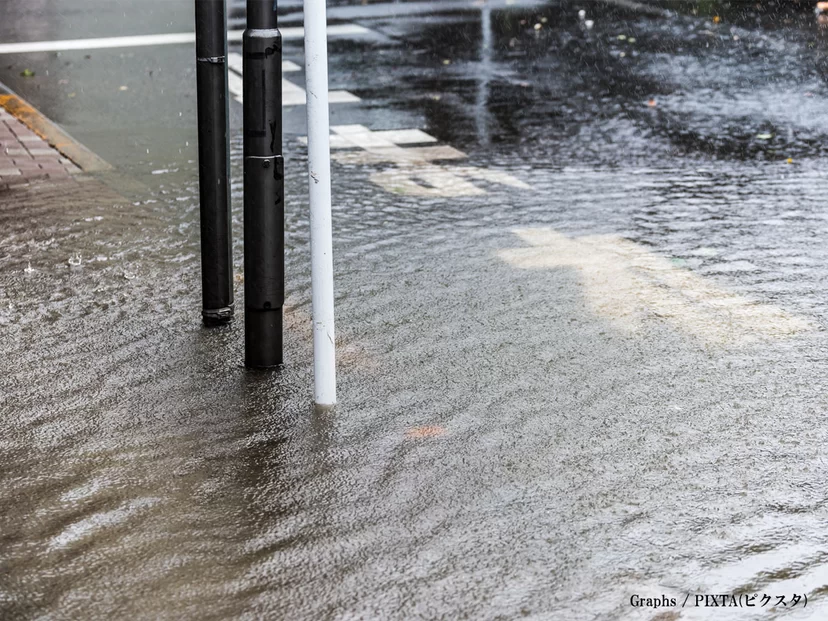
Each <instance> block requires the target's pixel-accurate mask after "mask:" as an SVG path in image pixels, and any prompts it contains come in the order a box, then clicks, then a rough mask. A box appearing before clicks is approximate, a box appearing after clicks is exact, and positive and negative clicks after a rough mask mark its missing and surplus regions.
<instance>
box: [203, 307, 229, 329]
mask: <svg viewBox="0 0 828 621" xmlns="http://www.w3.org/2000/svg"><path fill="white" fill-rule="evenodd" d="M234 307H235V304H230V305H229V306H225V307H223V308H205V309H204V310H202V311H201V319H202V320H203V321H204V325H205V326H208V327H212V326H223V325H224V324H226V323H230V322H231V321H233V316H234V315H235V313H236V310H235V308H234Z"/></svg>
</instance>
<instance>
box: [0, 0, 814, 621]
mask: <svg viewBox="0 0 828 621" xmlns="http://www.w3.org/2000/svg"><path fill="white" fill-rule="evenodd" d="M237 4H238V3H237ZM191 9H192V3H191V2H190V1H189V0H188V1H181V2H179V1H172V2H171V1H165V2H161V1H160V0H159V1H155V0H143V1H142V2H125V1H111V0H110V1H108V2H103V1H99V0H77V1H76V2H72V3H53V2H47V1H45V0H44V1H39V0H6V3H5V5H4V9H3V11H4V18H3V20H2V22H0V81H2V82H4V83H6V84H7V85H8V86H9V87H11V88H12V89H14V90H15V91H17V92H18V93H20V94H21V95H22V96H23V97H24V98H26V99H27V100H28V101H30V102H31V103H32V104H33V105H35V106H36V107H37V108H38V109H39V110H41V111H42V112H43V113H44V114H45V115H47V116H48V117H49V118H51V119H52V120H54V121H56V122H57V123H59V124H60V125H61V126H62V127H64V128H65V129H66V130H67V131H69V133H71V134H72V135H73V136H75V137H76V138H77V139H79V140H80V141H81V142H83V143H84V144H86V145H87V146H88V147H89V148H91V149H92V150H93V151H95V152H96V153H97V154H99V155H100V156H101V157H103V158H104V159H106V160H107V161H109V162H110V163H112V164H113V165H114V166H115V167H116V169H117V170H118V179H120V180H121V181H120V182H119V181H118V180H117V179H115V180H113V179H107V180H106V182H107V184H108V185H107V190H106V191H104V190H102V189H101V188H103V187H104V186H103V185H101V184H100V183H98V182H97V181H95V180H94V179H93V180H92V182H90V183H89V184H82V186H83V187H84V188H88V189H85V190H82V191H76V192H73V193H71V194H68V195H67V194H65V193H64V192H62V191H61V190H59V189H56V188H51V187H49V186H42V187H40V188H39V189H36V188H33V189H32V190H29V191H24V192H16V193H13V194H12V193H9V194H6V195H0V231H2V232H0V340H1V341H2V343H0V344H1V345H2V350H3V352H4V356H3V358H2V361H0V421H2V424H3V433H2V434H0V442H2V449H1V450H0V476H2V481H3V485H2V487H0V617H2V618H4V619H34V618H55V619H64V618H66V619H69V618H85V619H93V618H101V619H104V618H105V619H111V618H152V619H181V618H198V619H203V618H233V617H240V618H285V619H329V618H330V619H415V618H423V619H441V618H445V619H464V618H468V619H513V618H529V619H574V620H582V619H583V620H587V619H608V618H609V619H630V620H637V619H659V620H661V621H666V620H667V619H709V618H716V619H742V618H753V617H754V616H755V617H757V618H758V617H760V616H761V617H762V618H783V617H784V618H797V619H802V618H815V619H819V618H824V617H825V615H827V614H828V605H826V604H825V601H824V599H823V598H824V593H825V592H826V590H828V564H826V556H828V538H827V537H826V532H828V529H826V519H828V514H827V513H826V505H825V502H826V492H825V480H826V474H828V468H826V461H825V446H826V443H825V440H826V427H825V424H824V414H825V411H826V394H828V391H826V388H828V385H827V384H828V382H826V377H827V375H826V371H828V356H827V355H826V340H825V325H826V321H825V310H826V307H827V306H828V295H826V290H828V256H827V255H826V251H825V243H824V240H825V236H826V232H828V215H826V211H825V203H826V198H828V196H827V193H826V191H825V187H824V186H823V183H826V182H828V177H827V176H826V174H825V172H824V171H825V167H826V164H825V162H826V159H825V157H826V150H827V149H828V146H827V145H828V136H826V134H827V133H828V117H826V115H825V112H824V111H825V110H826V109H828V87H826V84H825V74H826V51H828V40H826V36H825V32H826V31H824V30H823V29H822V27H821V25H820V24H819V23H818V21H817V19H816V18H815V16H814V14H813V12H812V10H811V7H810V6H798V5H797V4H796V3H791V2H781V3H760V4H754V3H742V2H739V3H737V2H732V3H729V4H728V3H721V2H693V3H677V2H675V3H661V4H657V3H645V4H636V3H634V2H620V1H613V2H598V1H596V2H571V1H568V0H565V1H560V2H523V1H520V0H518V1H516V2H510V1H509V0H504V1H502V2H500V1H494V0H490V1H489V2H485V1H484V2H456V3H445V2H442V3H441V2H433V3H427V2H418V3H392V4H374V3H370V4H366V5H362V4H360V3H354V4H351V3H347V2H344V3H336V6H332V7H331V10H330V16H331V23H332V24H333V25H336V26H338V27H339V28H340V30H339V31H338V32H339V34H332V36H331V38H330V45H329V49H330V81H331V89H332V90H333V91H337V92H338V93H340V94H339V95H338V96H337V97H338V101H337V102H335V103H332V104H331V122H332V125H333V130H332V131H333V137H332V148H333V155H334V169H333V175H334V185H333V189H334V203H335V205H334V252H335V270H336V303H337V340H338V343H337V345H338V356H339V358H338V364H339V379H340V386H339V399H340V404H339V406H338V407H337V409H336V410H335V411H334V412H332V413H326V414H324V413H316V412H314V411H313V408H312V407H311V404H310V396H311V381H312V367H311V356H312V352H311V351H310V317H309V312H310V289H309V280H310V265H309V253H308V218H307V199H306V196H307V188H306V186H305V179H306V176H305V175H306V157H307V152H306V146H305V145H304V144H303V142H302V138H303V137H304V136H305V126H304V107H303V105H302V101H303V99H302V98H303V97H304V91H303V85H304V80H303V75H302V69H301V68H302V65H303V54H302V41H301V39H300V38H296V37H292V38H288V37H286V39H285V48H284V60H285V61H286V63H287V64H286V65H285V73H284V77H285V79H286V80H287V81H288V84H286V85H285V93H286V103H289V105H286V106H285V107H284V123H285V155H286V176H287V180H286V192H287V201H286V202H287V214H286V226H287V240H286V249H287V256H286V262H287V270H288V276H287V286H288V300H287V309H286V334H285V341H286V343H285V347H286V360H287V363H286V365H285V367H284V369H283V370H282V371H280V372H277V373H250V372H248V371H246V370H245V369H244V368H243V366H242V361H243V352H242V343H243V338H242V336H243V326H242V323H241V320H237V321H236V322H235V323H234V324H232V325H230V326H228V327H226V328H221V329H213V330H208V329H205V328H202V327H201V325H200V323H199V315H200V289H199V283H200V277H199V258H198V247H199V246H198V198H197V194H198V192H197V167H196V162H195V158H196V127H195V77H194V76H195V73H194V70H195V58H194V50H193V47H192V45H191V44H170V45H161V44H157V45H155V44H153V45H142V46H130V47H118V48H107V49H92V48H89V49H75V50H54V51H36V50H35V49H34V48H35V47H36V46H33V48H32V49H31V50H30V51H25V52H20V51H17V52H7V51H5V52H4V50H3V45H8V44H12V43H20V42H30V43H38V42H43V41H52V42H54V41H63V40H68V39H73V40H77V39H81V40H86V39H96V38H100V37H120V36H128V35H155V34H168V33H179V32H188V31H191V30H192V11H191ZM238 9H239V7H235V8H234V9H233V12H232V13H231V16H232V19H233V24H235V27H239V25H240V24H241V20H242V17H243V16H242V15H241V14H240V13H239V10H238ZM298 10H299V8H298V6H297V5H296V4H295V3H293V4H287V5H284V6H283V7H282V9H281V13H282V15H283V22H282V25H283V27H284V28H285V29H286V32H288V31H287V29H288V28H292V27H295V26H298V25H300V24H301V16H300V14H298V13H297V11H298ZM579 11H583V14H579ZM238 51H239V50H238V45H237V44H233V45H231V52H236V53H237V52H238ZM27 69H28V70H29V71H28V72H27V74H28V73H31V72H33V73H34V76H30V77H24V76H23V75H22V74H23V73H24V71H25V70H27ZM235 79H236V80H238V79H240V78H239V76H238V75H237V74H236V78H235ZM288 94H290V95H289V96H290V101H289V102H287V99H288ZM231 116H232V126H233V133H234V137H233V162H232V167H233V174H234V179H235V183H234V186H233V198H234V204H233V210H234V226H235V227H236V228H235V233H236V235H235V240H234V241H235V262H236V272H237V285H238V288H237V299H239V300H240V299H241V293H242V288H243V285H242V279H243V274H242V273H241V272H242V270H241V268H242V253H241V220H240V217H241V207H242V197H241V166H240V164H241V159H240V156H241V142H240V131H239V130H240V124H241V104H239V103H238V102H237V101H232V102H231ZM124 179H128V180H130V182H133V183H129V184H127V183H124V184H123V185H122V186H119V185H118V183H122V182H123V180H124ZM697 594H732V595H734V597H735V598H736V599H737V601H738V602H741V603H742V604H743V605H746V603H747V602H748V601H750V602H752V603H753V604H754V606H753V608H744V607H743V608H739V607H736V608H732V607H717V608H716V610H712V609H710V608H705V607H703V606H701V605H700V606H696V603H697V602H698V600H697V599H696V597H695V596H696V595H697ZM753 595H756V596H757V597H756V599H755V600H749V599H747V598H749V597H752V596H753ZM765 595H767V596H769V598H770V599H769V600H767V601H765V603H764V604H763V601H764V596H765ZM805 595H806V596H807V598H808V601H807V606H806V605H804V600H801V601H800V600H796V603H795V604H794V601H795V600H794V597H795V596H805ZM779 596H784V597H785V600H784V603H780V602H779ZM636 597H640V598H642V600H643V601H645V602H646V598H650V600H651V601H650V605H649V606H647V605H645V606H634V605H632V603H631V598H632V601H633V602H635V601H639V600H637V599H636ZM656 598H662V599H661V600H660V601H661V602H663V601H664V598H666V599H667V600H668V602H669V600H670V599H675V600H676V604H675V605H667V606H662V607H658V608H654V607H653V606H652V604H653V603H654V601H653V600H655V599H656ZM683 602H684V603H685V606H684V607H682V603H683ZM703 603H704V600H703V599H702V604H703Z"/></svg>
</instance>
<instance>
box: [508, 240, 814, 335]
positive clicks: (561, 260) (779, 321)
mask: <svg viewBox="0 0 828 621" xmlns="http://www.w3.org/2000/svg"><path fill="white" fill-rule="evenodd" d="M515 232H516V234H517V235H518V236H519V237H520V238H521V239H522V240H523V241H525V242H527V243H528V244H530V247H529V248H515V249H508V250H501V251H499V252H498V255H499V256H500V258H501V259H503V260H505V261H506V262H508V263H509V264H511V265H514V266H515V267H520V268H523V269H542V268H554V267H574V268H576V269H577V270H578V273H579V274H580V275H581V277H582V279H583V284H584V290H585V291H584V294H585V296H586V298H587V301H588V303H589V305H590V307H591V308H592V310H593V311H594V312H595V313H596V314H598V315H601V316H603V317H609V318H610V319H612V320H613V321H614V322H616V323H618V324H619V325H621V326H623V327H624V328H626V329H628V330H630V331H633V332H635V331H637V330H639V329H640V328H641V327H642V326H641V324H642V323H643V321H644V320H645V319H647V318H649V317H658V318H662V319H666V320H667V321H669V322H670V323H673V324H675V325H676V326H677V327H679V328H680V329H682V330H684V331H686V332H689V333H690V334H692V335H693V336H695V337H697V338H700V339H702V340H704V341H706V342H711V343H727V342H731V343H732V342H747V341H751V340H755V339H756V338H758V337H784V336H787V335H791V334H794V333H797V332H801V331H804V330H808V329H810V328H811V326H810V324H809V323H808V322H807V321H805V320H803V319H800V318H797V317H794V316H792V315H790V314H788V313H787V312H785V311H783V310H782V309H779V308H777V307H775V306H771V305H768V304H758V303H756V302H754V301H752V300H749V299H747V298H745V297H743V296H740V295H736V294H734V293H730V292H728V291H725V290H723V289H719V288H718V287H716V286H715V285H713V284H711V283H709V282H707V281H705V280H704V279H703V278H701V277H700V276H698V275H697V274H694V273H692V272H690V271H688V270H686V269H683V268H681V267H678V266H676V265H675V264H674V263H673V262H672V261H670V260H669V259H666V258H664V257H660V256H657V255H654V254H652V253H650V252H649V251H648V250H646V249H645V248H643V247H642V246H640V245H638V244H636V243H634V242H631V241H629V240H627V239H623V238H621V237H619V236H617V235H591V236H587V237H580V238H577V239H572V238H569V237H566V236H565V235H562V234H561V233H558V232H557V231H554V230H552V229H518V230H516V231H515Z"/></svg>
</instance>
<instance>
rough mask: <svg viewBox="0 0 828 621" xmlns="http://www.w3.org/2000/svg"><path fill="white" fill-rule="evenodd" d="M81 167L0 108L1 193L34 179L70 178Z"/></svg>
mask: <svg viewBox="0 0 828 621" xmlns="http://www.w3.org/2000/svg"><path fill="white" fill-rule="evenodd" d="M79 172H80V168H78V167H77V166H75V165H74V164H73V163H72V162H70V161H69V160H67V159H66V158H65V157H63V156H62V155H61V154H60V153H59V152H58V151H57V150H56V149H53V148H52V147H50V146H49V144H48V143H47V142H46V141H45V140H43V139H42V138H40V136H38V135H37V134H35V133H34V132H33V131H32V130H30V129H29V128H28V127H26V126H25V125H24V124H23V123H21V122H20V121H18V120H17V119H16V118H15V117H14V116H12V115H11V114H9V113H8V112H7V111H6V110H4V109H3V108H0V190H5V189H7V188H9V187H11V186H17V185H24V184H28V183H29V182H31V181H33V180H35V179H47V178H48V179H63V180H66V179H71V177H70V175H73V174H76V173H79Z"/></svg>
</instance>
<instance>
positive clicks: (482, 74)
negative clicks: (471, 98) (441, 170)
mask: <svg viewBox="0 0 828 621" xmlns="http://www.w3.org/2000/svg"><path fill="white" fill-rule="evenodd" d="M480 29H481V37H480V64H479V66H478V68H477V72H478V76H479V77H478V80H477V97H476V98H475V106H474V124H475V127H476V128H477V137H478V139H479V140H480V144H484V145H487V144H489V142H490V141H491V136H490V134H489V113H488V110H487V109H486V104H487V103H488V100H489V82H490V81H491V79H492V10H491V9H490V8H489V6H488V4H487V5H484V6H483V8H481V9H480Z"/></svg>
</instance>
